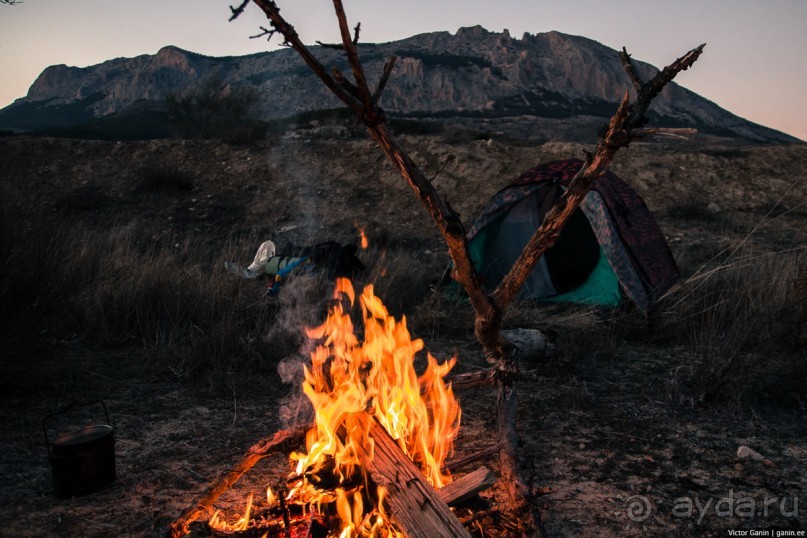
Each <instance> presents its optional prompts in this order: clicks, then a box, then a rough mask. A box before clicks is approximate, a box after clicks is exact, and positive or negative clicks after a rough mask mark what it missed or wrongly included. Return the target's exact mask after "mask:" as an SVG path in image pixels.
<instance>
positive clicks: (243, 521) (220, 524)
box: [207, 493, 252, 532]
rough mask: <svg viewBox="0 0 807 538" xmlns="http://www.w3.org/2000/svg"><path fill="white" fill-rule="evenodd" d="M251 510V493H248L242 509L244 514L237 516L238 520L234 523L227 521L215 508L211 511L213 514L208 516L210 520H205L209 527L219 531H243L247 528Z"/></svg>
mask: <svg viewBox="0 0 807 538" xmlns="http://www.w3.org/2000/svg"><path fill="white" fill-rule="evenodd" d="M251 512H252V493H250V494H249V497H247V507H246V509H245V510H244V515H243V516H241V517H240V518H238V521H236V522H235V523H232V524H230V523H227V522H226V521H225V520H224V518H223V517H222V516H221V511H220V510H216V511H215V512H213V515H212V516H210V521H208V522H207V524H208V525H210V527H211V528H214V529H216V530H219V531H226V532H238V531H245V530H247V528H249V516H250V513H251Z"/></svg>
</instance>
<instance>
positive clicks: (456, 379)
mask: <svg viewBox="0 0 807 538" xmlns="http://www.w3.org/2000/svg"><path fill="white" fill-rule="evenodd" d="M450 381H451V388H452V389H454V390H455V391H456V390H463V389H472V388H476V387H492V386H493V385H495V384H496V370H495V369H494V368H488V369H487V370H479V371H477V372H468V373H465V374H457V375H455V376H452V377H451V379H450Z"/></svg>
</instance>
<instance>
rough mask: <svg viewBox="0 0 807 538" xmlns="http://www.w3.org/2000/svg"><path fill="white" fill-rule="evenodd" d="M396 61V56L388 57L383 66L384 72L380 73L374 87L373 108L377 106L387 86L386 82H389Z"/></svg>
mask: <svg viewBox="0 0 807 538" xmlns="http://www.w3.org/2000/svg"><path fill="white" fill-rule="evenodd" d="M396 61H398V57H397V56H390V58H389V60H387V63H385V64H384V71H383V72H382V73H381V78H380V79H379V81H378V86H376V88H375V91H374V92H373V99H372V101H373V106H375V105H378V101H380V100H381V94H383V93H384V88H385V87H386V86H387V81H388V80H389V77H390V75H392V68H393V67H395V62H396Z"/></svg>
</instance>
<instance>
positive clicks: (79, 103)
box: [0, 26, 795, 142]
mask: <svg viewBox="0 0 807 538" xmlns="http://www.w3.org/2000/svg"><path fill="white" fill-rule="evenodd" d="M313 50H314V51H315V53H316V55H317V56H318V58H319V59H320V61H321V62H322V63H323V64H324V65H325V66H326V67H336V68H338V69H341V70H342V71H343V72H346V73H347V72H349V68H348V66H347V63H346V61H345V59H344V56H343V55H342V54H341V53H340V52H339V51H334V50H330V49H326V48H322V47H314V48H313ZM360 54H361V56H362V58H363V61H364V63H365V68H366V71H367V73H368V76H369V78H370V80H377V79H378V77H379V75H380V73H381V70H382V68H383V65H384V62H385V61H386V60H387V58H389V57H390V56H391V55H393V54H394V55H397V56H398V58H399V59H398V62H397V65H396V67H395V71H394V72H393V76H392V77H391V79H390V82H389V84H388V86H387V89H386V91H385V94H384V97H383V102H382V106H383V107H384V108H385V109H386V110H387V111H388V112H390V113H396V114H402V115H417V116H432V117H433V116H439V117H449V116H453V117H465V118H488V119H490V118H499V119H501V118H513V117H518V116H525V115H529V116H534V117H539V118H550V119H553V120H567V123H568V120H570V119H574V118H607V117H609V116H610V114H611V113H612V112H613V110H615V107H616V101H617V99H618V98H619V96H621V94H622V93H623V92H624V91H625V88H626V87H628V86H629V84H628V81H627V79H626V76H625V74H624V72H623V69H622V67H621V65H620V61H619V57H618V54H617V52H616V51H614V50H612V49H610V48H608V47H605V46H603V45H601V44H599V43H597V42H595V41H592V40H590V39H586V38H583V37H577V36H571V35H565V34H561V33H558V32H548V33H544V34H537V35H531V34H524V35H523V36H522V37H521V39H516V38H513V37H512V36H510V34H509V33H508V32H507V31H504V32H502V33H495V32H489V31H487V30H485V29H484V28H482V27H481V26H475V27H471V28H460V29H459V30H458V31H457V33H456V34H450V33H448V32H435V33H429V34H422V35H417V36H414V37H411V38H408V39H403V40H400V41H395V42H390V43H385V44H365V45H362V46H361V47H360ZM637 67H638V70H639V71H640V73H641V74H643V75H644V76H645V77H649V76H652V74H653V73H655V72H656V68H654V67H652V66H650V65H648V64H644V63H641V62H637ZM211 77H218V78H219V79H221V80H222V81H223V82H224V83H225V84H226V85H231V86H233V87H236V86H240V85H252V86H255V87H256V88H257V89H258V90H259V91H260V92H261V95H263V96H265V97H264V99H263V102H262V104H261V107H262V110H261V113H262V115H263V117H264V119H268V120H270V119H273V118H283V117H289V116H292V115H294V114H297V113H300V112H305V111H311V110H319V109H328V108H334V107H339V106H340V103H339V102H338V101H337V100H336V98H334V97H333V96H332V95H331V94H330V93H329V92H328V90H327V89H326V88H325V87H324V85H323V84H322V83H321V82H320V81H319V80H318V79H316V78H315V77H314V75H312V74H311V73H310V71H309V70H308V68H307V67H306V66H305V65H304V64H303V63H302V62H301V61H300V60H299V58H298V57H297V55H296V53H294V51H292V50H288V49H284V50H279V51H276V52H268V53H263V54H255V55H250V56H242V57H227V58H211V57H206V56H202V55H199V54H195V53H192V52H188V51H184V50H181V49H178V48H176V47H170V46H169V47H164V48H163V49H161V50H160V51H159V52H158V53H157V54H155V55H153V56H151V55H143V56H138V57H136V58H118V59H114V60H110V61H107V62H104V63H102V64H99V65H95V66H91V67H87V68H76V67H67V66H64V65H58V66H52V67H49V68H47V69H46V70H45V71H43V72H42V74H41V75H40V76H39V78H37V80H36V81H35V82H34V84H33V85H32V86H31V89H30V91H29V93H28V95H27V96H26V97H24V98H22V99H19V100H17V101H16V102H15V103H14V104H12V105H10V106H9V107H6V109H4V110H2V111H0V126H2V127H7V128H8V127H11V128H17V129H30V128H32V126H41V125H43V124H47V123H48V122H50V123H51V124H54V125H55V126H58V125H56V124H59V122H61V124H62V125H64V124H65V122H68V123H69V122H73V123H77V122H80V121H86V120H87V119H90V118H97V117H102V116H107V115H110V114H113V113H119V112H121V111H123V110H125V109H127V107H130V106H132V105H133V104H135V103H137V102H142V101H144V100H146V101H154V102H159V101H162V100H164V99H165V97H166V95H168V94H169V93H172V92H178V91H181V90H183V89H186V88H189V87H193V86H196V85H198V84H199V83H201V82H203V81H205V80H207V79H209V78H211ZM651 112H652V115H653V117H652V120H653V123H654V124H655V125H666V126H684V125H685V126H693V127H697V128H698V129H700V130H701V131H702V132H706V133H710V134H716V135H721V136H729V137H738V138H742V139H746V140H751V141H760V142H769V141H778V142H789V141H795V139H793V138H791V137H789V136H787V135H785V134H783V133H780V132H778V131H774V130H771V129H767V128H765V127H762V126H759V125H756V124H753V123H751V122H748V121H746V120H744V119H742V118H739V117H737V116H734V115H733V114H731V113H729V112H727V111H725V110H723V109H721V108H720V107H718V106H717V105H716V104H714V103H712V102H710V101H708V100H706V99H704V98H702V97H699V96H698V95H696V94H694V93H693V92H690V91H688V90H686V89H684V88H682V87H680V86H678V85H676V84H674V83H673V84H671V85H670V86H669V87H668V88H667V89H666V90H665V91H664V93H663V94H662V95H661V96H660V97H659V98H658V99H657V100H656V102H655V104H654V107H653V108H652V109H651ZM598 121H599V120H598ZM558 125H560V123H559V124H558Z"/></svg>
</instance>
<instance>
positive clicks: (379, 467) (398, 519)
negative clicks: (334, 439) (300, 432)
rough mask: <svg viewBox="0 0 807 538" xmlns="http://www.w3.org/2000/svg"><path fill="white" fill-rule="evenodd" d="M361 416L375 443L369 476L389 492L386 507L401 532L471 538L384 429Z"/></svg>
mask: <svg viewBox="0 0 807 538" xmlns="http://www.w3.org/2000/svg"><path fill="white" fill-rule="evenodd" d="M358 415H359V419H360V421H362V422H363V424H362V425H363V426H364V427H367V428H369V432H370V437H372V439H373V441H374V442H375V448H374V450H373V458H372V460H371V462H370V464H369V465H368V467H369V468H368V472H369V473H370V477H371V478H372V479H373V481H374V482H375V483H376V484H377V485H379V486H383V487H384V488H386V489H387V503H388V504H389V507H390V511H391V512H392V517H393V520H394V521H395V524H396V525H398V527H399V528H400V529H401V531H403V533H404V534H405V535H406V536H407V537H408V538H434V537H435V536H441V537H445V538H453V537H463V538H470V536H471V535H470V534H469V533H468V531H467V530H466V529H465V527H464V526H463V525H462V523H461V522H460V520H459V519H457V516H456V515H454V512H452V511H451V509H450V508H449V507H448V505H447V504H446V503H445V501H443V499H442V498H441V497H440V495H439V494H438V493H437V491H436V490H435V489H434V488H433V487H432V486H431V484H429V483H428V482H426V479H425V478H424V477H423V474H422V473H421V472H420V469H418V468H417V466H416V465H415V464H414V463H412V461H411V460H410V459H409V458H408V457H407V456H406V454H404V452H403V451H402V450H401V448H400V447H399V446H398V443H396V442H395V440H394V439H393V438H392V437H390V435H389V434H388V433H387V431H386V430H385V429H384V427H383V426H381V424H379V423H378V422H377V421H376V420H375V419H374V418H373V417H371V416H370V415H368V414H367V413H359V414H358ZM364 456H367V454H366V453H365V454H364ZM366 459H370V458H366Z"/></svg>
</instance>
